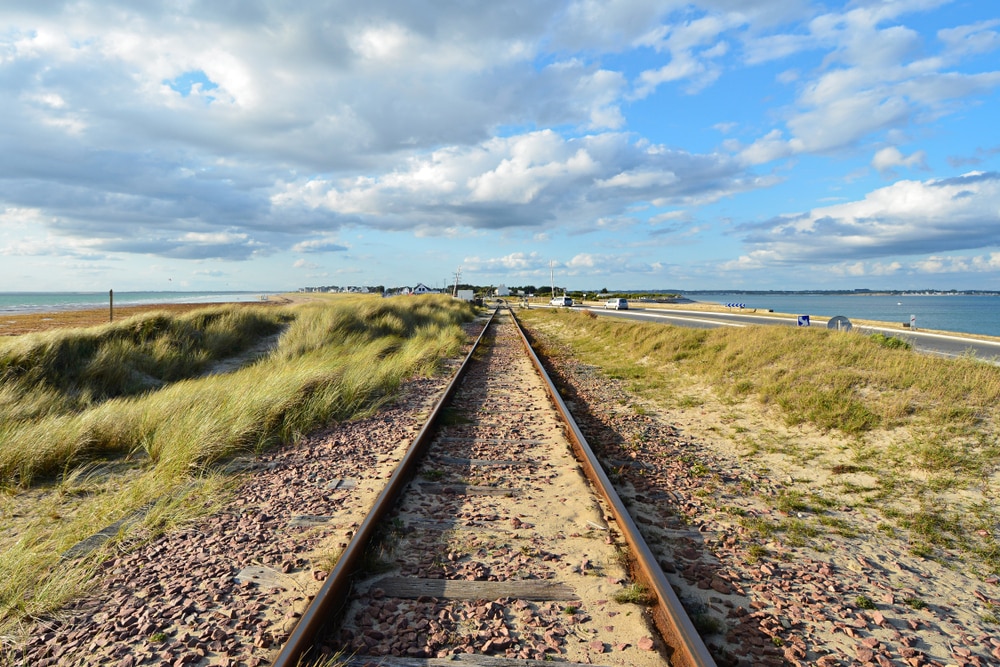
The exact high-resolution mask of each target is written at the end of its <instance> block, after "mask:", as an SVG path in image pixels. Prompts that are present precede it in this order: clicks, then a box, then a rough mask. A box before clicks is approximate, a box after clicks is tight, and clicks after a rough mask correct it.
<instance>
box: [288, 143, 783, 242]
mask: <svg viewBox="0 0 1000 667" xmlns="http://www.w3.org/2000/svg"><path fill="white" fill-rule="evenodd" d="M764 185H766V183H765V182H764V181H762V180H761V179H759V178H757V177H756V176H753V175H751V174H748V173H746V172H745V171H744V170H743V169H742V167H740V166H739V165H738V164H737V163H736V162H735V161H734V160H731V159H728V158H726V157H724V156H719V155H692V154H689V153H684V152H681V151H673V150H669V149H667V148H665V147H663V146H649V145H645V144H642V143H636V142H632V141H630V140H629V137H628V136H627V135H623V134H607V133H606V134H600V135H588V136H584V137H581V138H579V139H566V138H564V137H562V136H561V135H559V134H557V133H555V132H553V131H551V130H543V131H539V132H532V133H528V134H522V135H516V136H511V137H506V138H496V139H491V140H489V141H487V142H484V143H481V144H479V145H476V146H470V147H466V148H462V149H457V148H452V149H448V150H441V151H435V152H434V153H432V154H430V155H428V156H422V157H414V158H413V159H411V160H409V161H408V162H407V164H406V169H405V170H400V171H396V172H393V173H391V174H386V175H383V176H381V177H377V178H370V177H364V178H344V179H339V180H329V179H309V180H302V181H297V182H292V183H286V184H284V185H283V186H282V187H281V189H280V191H279V192H277V193H276V194H274V195H273V197H272V204H273V206H274V207H275V209H276V211H279V212H281V211H295V210H300V209H308V210H310V211H325V212H327V213H329V214H331V215H334V216H343V217H350V216H355V217H361V218H363V219H364V220H365V222H366V224H368V225H372V226H376V227H381V228H384V229H409V228H413V227H415V226H417V225H428V226H431V227H436V226H452V225H455V224H461V225H463V226H466V227H469V228H473V229H499V228H511V227H535V226H542V225H551V224H557V223H558V224H561V225H563V226H564V228H565V226H566V225H570V226H571V227H573V226H579V225H580V224H581V223H580V222H579V220H580V219H581V218H584V219H585V220H587V221H593V220H599V219H600V218H602V217H605V216H606V215H608V214H610V213H613V212H616V211H620V210H622V209H623V208H624V207H626V206H627V205H634V204H635V203H636V202H637V201H643V200H646V201H651V202H653V203H654V204H655V205H656V206H664V205H669V204H686V203H690V202H702V203H703V202H705V201H710V200H716V199H719V198H720V197H723V196H727V195H729V194H732V193H735V192H740V191H744V190H747V189H753V188H757V187H763V186H764ZM588 224H589V223H588Z"/></svg>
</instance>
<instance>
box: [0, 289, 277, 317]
mask: <svg viewBox="0 0 1000 667" xmlns="http://www.w3.org/2000/svg"><path fill="white" fill-rule="evenodd" d="M265 294H267V293H265V292H115V306H141V305H146V304H157V303H235V302H241V301H258V300H260V298H261V296H262V295H265ZM107 305H108V293H107V292H0V314H12V313H38V312H50V311H54V310H79V309H84V308H104V307H106V306H107Z"/></svg>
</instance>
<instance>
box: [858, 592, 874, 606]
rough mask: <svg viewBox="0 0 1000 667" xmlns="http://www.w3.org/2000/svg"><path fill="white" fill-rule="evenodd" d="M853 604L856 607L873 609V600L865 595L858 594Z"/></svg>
mask: <svg viewBox="0 0 1000 667" xmlns="http://www.w3.org/2000/svg"><path fill="white" fill-rule="evenodd" d="M854 604H856V605H857V606H858V609H874V608H875V601H874V600H872V599H871V598H870V597H868V596H867V595H859V596H858V597H856V598H854Z"/></svg>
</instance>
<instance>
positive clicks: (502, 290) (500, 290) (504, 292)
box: [496, 285, 510, 296]
mask: <svg viewBox="0 0 1000 667" xmlns="http://www.w3.org/2000/svg"><path fill="white" fill-rule="evenodd" d="M496 295H497V296H510V290H509V289H508V288H507V286H506V285H500V286H499V287H497V294H496Z"/></svg>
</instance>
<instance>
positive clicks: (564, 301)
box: [549, 296, 573, 306]
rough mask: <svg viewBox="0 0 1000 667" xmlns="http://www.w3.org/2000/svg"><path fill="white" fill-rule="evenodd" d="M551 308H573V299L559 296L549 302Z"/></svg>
mask: <svg viewBox="0 0 1000 667" xmlns="http://www.w3.org/2000/svg"><path fill="white" fill-rule="evenodd" d="M549 305H550V306H572V305H573V299H571V298H569V297H568V296H557V297H556V298H554V299H552V300H551V301H549Z"/></svg>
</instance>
